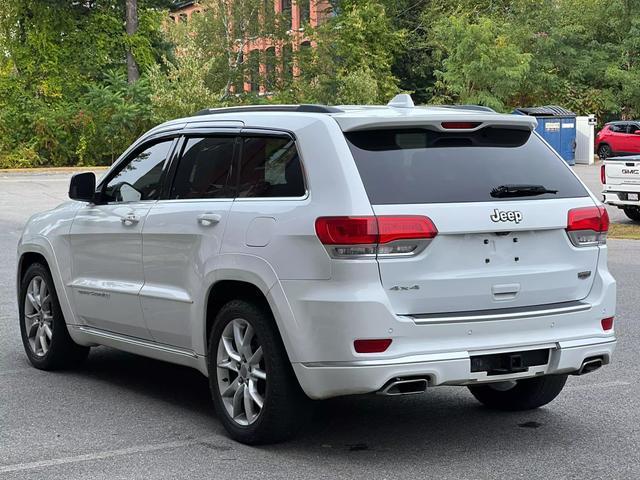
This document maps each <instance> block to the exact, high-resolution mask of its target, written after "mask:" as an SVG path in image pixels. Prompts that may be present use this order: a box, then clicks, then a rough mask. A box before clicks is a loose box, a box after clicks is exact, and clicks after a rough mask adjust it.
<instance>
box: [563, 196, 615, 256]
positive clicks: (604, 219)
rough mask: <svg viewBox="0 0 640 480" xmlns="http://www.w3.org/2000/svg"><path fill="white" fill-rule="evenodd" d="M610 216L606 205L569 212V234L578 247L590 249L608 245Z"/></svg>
mask: <svg viewBox="0 0 640 480" xmlns="http://www.w3.org/2000/svg"><path fill="white" fill-rule="evenodd" d="M608 230H609V214H608V213H607V209H606V208H605V207H604V205H600V206H597V207H583V208H574V209H572V210H569V215H568V219H567V233H568V235H569V239H570V240H571V243H573V244H574V245H575V246H576V247H590V246H594V245H604V244H605V243H607V231H608Z"/></svg>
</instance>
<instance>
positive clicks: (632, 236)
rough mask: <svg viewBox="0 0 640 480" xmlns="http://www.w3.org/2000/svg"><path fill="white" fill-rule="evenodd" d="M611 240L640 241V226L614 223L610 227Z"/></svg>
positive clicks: (609, 235)
mask: <svg viewBox="0 0 640 480" xmlns="http://www.w3.org/2000/svg"><path fill="white" fill-rule="evenodd" d="M607 236H608V237H609V238H623V239H626V240H640V225H635V224H629V223H623V224H620V223H612V224H611V225H609V233H608V235H607Z"/></svg>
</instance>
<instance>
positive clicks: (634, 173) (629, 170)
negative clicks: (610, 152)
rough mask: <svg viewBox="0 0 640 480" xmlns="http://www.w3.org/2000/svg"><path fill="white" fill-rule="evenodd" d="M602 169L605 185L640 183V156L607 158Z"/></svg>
mask: <svg viewBox="0 0 640 480" xmlns="http://www.w3.org/2000/svg"><path fill="white" fill-rule="evenodd" d="M604 169H605V179H606V184H607V185H640V157H636V156H634V157H618V158H608V159H607V160H605V162H604Z"/></svg>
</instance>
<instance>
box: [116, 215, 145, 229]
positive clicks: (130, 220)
mask: <svg viewBox="0 0 640 480" xmlns="http://www.w3.org/2000/svg"><path fill="white" fill-rule="evenodd" d="M120 221H121V222H122V224H123V225H124V226H125V227H130V226H132V225H136V224H137V223H138V222H139V221H140V217H139V216H137V215H135V214H133V213H130V214H128V215H125V216H124V217H121V218H120Z"/></svg>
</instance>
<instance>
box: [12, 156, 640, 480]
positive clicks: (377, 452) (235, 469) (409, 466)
mask: <svg viewBox="0 0 640 480" xmlns="http://www.w3.org/2000/svg"><path fill="white" fill-rule="evenodd" d="M577 171H578V172H579V174H580V175H581V176H582V177H583V178H584V179H585V181H586V182H587V184H588V185H589V186H590V188H592V189H594V190H597V188H598V185H597V178H598V177H597V170H596V169H595V168H594V167H577ZM594 172H595V173H594ZM69 177H70V175H68V174H40V175H34V174H29V175H20V174H3V173H1V172H0V478H21V479H22V478H34V479H35V478H38V479H41V478H46V479H73V478H100V479H102V478H104V479H116V478H172V479H173V478H233V479H244V478H260V479H265V478H283V477H288V478H291V479H298V478H314V479H315V478H327V479H329V478H371V479H378V478H380V479H383V478H389V479H391V478H403V479H406V478H438V479H445V478H452V479H461V478H466V479H476V478H509V479H511V478H527V479H531V478H545V479H549V478H571V479H593V478H607V479H631V478H640V420H639V418H640V388H639V387H638V379H639V378H640V366H639V365H638V363H639V362H638V357H639V356H638V351H639V350H638V345H639V344H640V327H639V326H638V322H637V321H636V320H637V316H638V311H639V310H640V307H638V304H639V302H640V289H638V286H639V285H640V268H639V266H640V242H636V241H623V240H610V242H609V264H610V268H611V270H612V272H613V274H614V276H615V277H616V278H617V280H618V311H617V315H616V330H617V334H618V340H619V343H618V349H617V352H616V355H615V357H614V359H613V363H612V364H611V365H609V366H607V367H606V368H603V369H601V370H599V371H597V372H595V373H592V374H589V375H586V376H583V377H571V378H570V379H569V382H568V384H567V387H566V388H565V390H564V391H563V393H562V394H561V395H560V397H559V398H558V399H556V401H554V402H553V403H551V404H550V405H548V406H547V407H545V408H542V409H539V410H537V411H533V412H524V413H495V412H491V411H488V410H486V409H484V408H482V407H481V406H480V405H479V404H478V403H476V402H475V400H474V399H473V398H472V397H471V395H470V394H469V393H468V392H467V391H466V389H464V388H458V387H439V388H434V389H432V390H428V391H427V393H426V394H423V395H418V396H410V397H403V398H388V397H378V396H375V395H372V396H365V397H358V398H355V397H351V398H340V399H334V400H331V401H327V402H322V403H320V404H318V405H317V408H316V409H315V415H314V419H313V421H312V422H311V424H310V425H309V426H308V428H307V429H306V430H305V432H304V433H303V434H302V435H300V436H299V437H298V438H297V439H295V440H293V441H291V442H288V443H285V444H280V445H275V446H269V447H259V448H256V447H247V446H243V445H240V444H237V443H235V442H233V441H231V440H230V439H228V438H227V437H226V436H225V434H224V431H223V428H222V426H221V424H220V423H219V422H218V420H217V419H216V416H215V414H214V412H213V407H212V403H211V401H210V398H209V393H208V388H207V381H206V379H205V378H204V377H203V376H202V375H201V374H199V373H198V372H196V371H192V370H189V369H187V368H183V367H178V366H173V365H170V364H166V363H162V362H159V361H154V360H149V359H144V358H141V357H136V356H133V355H130V354H127V353H121V352H118V351H115V350H112V349H108V348H105V347H100V348H95V349H93V350H92V353H91V355H90V356H89V359H88V361H87V363H86V364H85V365H84V366H83V367H82V368H80V369H78V370H75V371H66V372H56V373H47V372H42V371H38V370H35V369H33V368H32V367H30V365H29V364H28V362H27V359H26V356H25V355H24V352H23V350H22V344H21V342H20V336H19V327H18V320H17V308H16V300H15V280H14V271H15V264H16V258H15V246H16V243H17V241H18V238H19V236H20V230H21V228H22V226H23V225H24V223H25V222H26V220H27V219H28V217H29V215H30V214H32V213H33V212H36V211H39V210H43V209H46V208H50V207H52V206H54V205H56V204H57V203H59V202H60V201H62V200H64V198H65V194H66V190H67V184H68V179H69ZM594 178H595V182H594V180H593V179H594ZM610 213H611V216H612V219H613V220H614V221H623V222H624V221H626V217H624V216H620V214H619V212H618V211H617V210H614V211H610Z"/></svg>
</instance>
